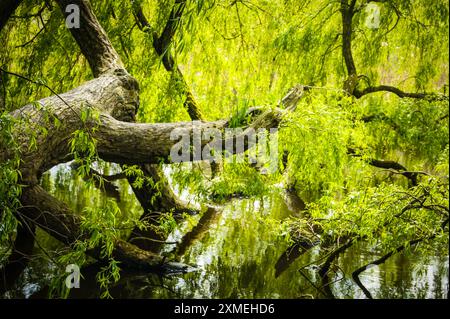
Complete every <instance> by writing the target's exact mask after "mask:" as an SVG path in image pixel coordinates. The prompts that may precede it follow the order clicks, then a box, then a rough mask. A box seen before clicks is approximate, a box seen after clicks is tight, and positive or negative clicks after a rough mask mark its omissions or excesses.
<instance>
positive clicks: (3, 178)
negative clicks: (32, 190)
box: [0, 113, 22, 256]
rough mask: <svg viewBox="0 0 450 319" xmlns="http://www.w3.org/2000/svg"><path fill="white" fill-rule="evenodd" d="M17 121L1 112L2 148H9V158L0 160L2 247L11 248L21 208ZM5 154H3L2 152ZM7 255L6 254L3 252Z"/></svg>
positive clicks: (0, 226)
mask: <svg viewBox="0 0 450 319" xmlns="http://www.w3.org/2000/svg"><path fill="white" fill-rule="evenodd" d="M16 125H17V121H16V120H15V119H14V118H12V117H11V116H10V115H9V114H7V113H2V114H0V149H7V150H8V152H9V153H10V154H9V155H10V156H9V158H8V159H6V160H3V159H2V161H1V162H0V249H1V250H3V249H5V247H7V248H6V249H7V250H8V249H9V245H8V243H9V241H10V240H11V235H12V234H13V232H14V230H15V228H16V226H17V220H16V217H15V213H16V212H17V209H18V208H20V196H21V194H22V187H21V185H20V177H21V173H20V170H19V166H20V149H19V145H18V143H17V141H16V140H15V139H14V134H13V131H14V127H15V126H16ZM2 155H3V154H2ZM2 255H3V256H5V255H6V254H3V253H2Z"/></svg>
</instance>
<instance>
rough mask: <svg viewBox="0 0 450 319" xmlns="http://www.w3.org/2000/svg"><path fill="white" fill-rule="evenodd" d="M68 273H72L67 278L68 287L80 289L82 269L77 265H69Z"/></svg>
mask: <svg viewBox="0 0 450 319" xmlns="http://www.w3.org/2000/svg"><path fill="white" fill-rule="evenodd" d="M66 272H67V273H70V274H69V275H68V276H67V277H66V287H67V288H69V289H72V288H80V278H81V273H80V267H79V266H78V265H75V264H70V265H67V267H66Z"/></svg>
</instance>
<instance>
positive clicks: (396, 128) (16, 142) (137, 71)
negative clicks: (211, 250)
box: [0, 0, 448, 287]
mask: <svg viewBox="0 0 450 319" xmlns="http://www.w3.org/2000/svg"><path fill="white" fill-rule="evenodd" d="M69 5H76V7H77V8H79V10H80V21H79V27H72V28H69V29H67V28H64V22H65V21H66V20H70V19H72V18H73V16H72V15H71V14H72V13H73V12H72V11H71V10H68V8H69V7H68V6H69ZM372 5H375V6H376V8H377V10H378V11H376V12H373V11H370V10H368V9H370V6H372ZM1 6H2V7H1V8H2V10H1V13H0V36H1V44H2V47H3V48H5V49H6V50H3V49H2V51H1V55H0V59H1V60H0V66H1V78H0V80H1V82H0V84H1V87H0V108H1V110H2V112H3V113H2V117H1V125H2V130H1V141H2V144H1V146H0V147H1V150H2V151H1V153H0V160H1V163H2V164H1V165H2V166H1V170H0V172H1V182H0V193H1V197H0V200H1V209H2V214H1V218H2V225H4V227H2V229H1V231H2V239H11V238H14V229H15V228H16V224H17V221H19V226H18V228H17V229H18V230H17V235H16V236H15V238H16V251H19V252H20V251H23V250H25V249H26V248H27V247H22V245H20V244H21V240H20V239H23V238H25V237H26V236H29V234H30V233H31V234H32V233H33V232H34V227H35V226H37V227H40V228H42V229H43V230H44V231H46V232H48V233H49V234H50V235H52V236H53V237H55V238H56V239H58V240H60V241H62V242H63V243H65V244H67V245H68V246H70V247H71V248H73V251H74V252H75V253H74V254H76V256H75V257H77V258H79V259H83V258H85V257H83V256H84V252H87V253H88V254H89V255H91V256H93V257H95V258H97V259H99V260H109V261H110V268H111V267H115V265H116V264H115V263H116V262H120V267H128V268H140V269H146V270H151V271H154V270H183V269H184V268H183V266H182V265H179V264H175V263H167V260H166V259H165V258H163V257H161V256H160V255H159V254H158V251H159V248H160V246H161V243H162V242H164V239H165V236H163V235H161V233H158V232H155V231H154V229H153V228H148V227H145V225H144V224H142V223H139V222H137V221H128V223H127V224H126V226H127V227H132V228H134V231H133V233H132V235H131V237H130V238H126V239H124V236H122V235H123V234H121V233H120V231H118V230H114V229H116V228H117V229H119V228H120V227H117V224H116V222H115V220H114V214H115V212H116V209H117V207H106V208H105V209H104V210H102V211H100V212H94V213H92V214H91V216H89V218H87V217H86V216H83V214H79V213H81V212H77V213H74V212H73V211H72V210H71V209H69V207H68V206H67V205H66V204H65V203H63V202H62V201H60V200H58V199H57V198H55V197H54V196H52V195H50V194H49V193H48V192H47V191H45V190H44V188H43V187H42V186H41V183H40V179H41V177H42V175H43V174H44V173H45V172H47V171H48V170H49V169H51V168H52V167H54V166H55V165H58V164H60V163H66V162H69V161H75V165H74V166H73V167H74V168H75V169H76V170H77V171H78V172H79V174H81V175H82V176H83V177H85V179H86V180H88V181H94V183H95V184H96V185H97V186H98V188H100V189H102V190H104V191H106V190H107V185H109V187H110V190H111V192H112V193H114V186H113V185H112V184H108V183H109V182H111V181H113V180H115V179H126V180H127V181H128V182H129V184H130V186H131V188H132V189H133V191H134V194H135V195H136V199H137V201H138V202H139V203H140V205H141V206H142V207H143V209H144V214H143V215H142V216H141V218H140V219H141V221H143V222H147V221H149V220H153V219H154V217H155V216H156V217H158V216H161V215H162V213H163V212H167V211H170V212H171V213H173V214H174V217H175V219H178V220H179V219H181V218H182V216H183V214H184V213H196V211H195V209H192V208H191V207H187V206H186V205H185V204H184V203H183V202H182V201H180V200H179V199H178V198H177V197H176V196H175V194H174V192H173V191H172V190H171V188H170V184H169V182H168V181H167V179H166V178H165V176H164V174H163V173H162V170H161V169H160V165H161V164H170V151H171V149H172V147H173V145H174V144H175V143H176V141H173V140H171V138H170V135H171V132H172V131H173V130H175V129H181V130H184V131H185V132H186V134H188V135H189V136H191V135H192V134H193V132H194V131H195V130H199V129H208V128H218V129H221V130H223V129H225V128H227V127H230V126H233V127H234V126H236V125H243V126H244V128H262V127H265V128H271V127H275V126H278V125H279V124H280V123H282V124H283V125H282V127H281V128H280V152H279V154H283V155H284V156H283V158H280V162H282V163H283V165H284V167H283V170H280V172H279V173H278V174H275V176H270V177H264V176H261V174H259V172H258V171H257V170H256V169H255V168H254V167H250V166H245V167H242V166H238V167H236V166H233V165H228V166H225V167H224V172H223V173H222V174H220V176H219V177H218V178H217V179H215V180H214V179H213V182H211V181H210V180H205V179H204V178H203V174H198V169H197V168H192V167H191V168H190V169H188V170H183V169H181V172H180V173H179V176H178V177H180V178H179V179H178V180H177V182H179V183H180V184H181V186H182V187H185V188H186V189H188V190H190V191H191V192H197V193H199V196H200V198H202V199H208V200H209V199H211V198H213V199H214V198H217V197H220V198H226V197H227V196H229V195H230V193H236V194H244V195H259V194H260V193H263V190H265V188H266V187H265V186H266V185H267V184H272V185H273V184H276V183H277V182H279V181H280V180H281V181H283V182H285V184H286V187H287V188H289V190H290V191H293V192H294V193H296V194H298V195H299V196H301V197H302V198H303V199H304V201H305V202H307V205H306V210H307V218H306V219H304V220H299V219H295V218H293V219H290V220H288V221H287V223H288V224H289V227H290V229H291V230H292V231H291V235H290V236H289V238H290V240H293V241H294V242H295V244H297V245H300V246H302V247H306V248H307V249H304V251H303V253H307V252H308V251H309V248H311V247H313V246H320V248H321V253H322V254H323V256H324V257H323V258H322V259H321V261H322V262H321V265H320V266H321V267H320V269H321V271H320V275H321V277H322V278H324V280H325V281H326V280H327V278H328V277H327V276H328V275H329V274H330V269H331V268H332V267H331V265H332V263H333V262H335V260H336V259H337V257H338V256H339V255H340V254H341V253H342V252H344V251H345V250H346V249H348V248H349V247H351V246H352V245H354V244H355V243H357V242H360V241H365V242H369V243H372V244H373V245H374V246H376V247H378V248H380V247H381V248H380V249H384V250H385V251H386V255H385V257H384V259H383V258H382V259H381V260H377V261H375V263H381V262H383V261H384V260H386V259H388V258H389V257H390V256H392V255H393V254H395V253H398V252H401V251H403V250H405V249H407V248H408V247H409V246H415V245H417V244H419V243H422V244H423V243H425V245H428V246H424V247H428V248H429V247H431V242H433V241H441V242H442V241H445V240H446V237H445V234H444V233H445V232H446V231H447V229H448V228H446V227H448V226H446V225H447V223H448V190H447V191H446V189H445V187H446V186H447V188H448V170H447V169H446V165H445V164H448V110H447V101H448V79H447V78H448V52H447V51H445V50H443V49H442V48H443V47H444V46H445V47H447V44H448V1H436V2H433V3H432V4H430V3H429V2H428V1H425V0H424V1H420V2H414V1H395V0H392V1H391V0H388V1H370V0H369V1H360V0H341V1H270V2H268V1H246V0H245V1H244V0H242V1H231V0H230V1H223V2H220V3H218V2H216V1H184V0H175V1H157V2H156V4H152V5H150V4H149V3H147V2H146V1H131V0H130V1H120V2H119V1H104V2H103V3H101V4H100V3H93V4H92V5H91V4H90V2H89V1H88V0H76V1H69V0H67V1H66V0H57V1H54V2H51V1H42V2H41V3H36V1H32V0H23V1H17V0H4V1H2V4H1ZM286 12H289V15H287V14H286ZM371 19H375V20H377V19H379V21H375V22H374V21H372V20H371ZM298 83H301V84H302V85H297V84H298ZM291 87H296V89H294V90H291V91H290V95H289V96H287V97H286V98H285V99H283V100H282V103H280V102H279V101H280V98H281V97H283V96H284V94H285V92H286V91H287V90H288V89H289V88H291ZM306 89H307V90H306ZM305 91H308V93H307V94H303V93H305ZM32 101H35V102H32ZM297 103H299V106H298V107H297V109H295V107H294V106H295V105H296V104H297ZM23 105H25V106H23ZM260 105H265V106H267V107H265V108H259V107H257V106H260ZM283 105H284V107H286V106H287V107H288V109H289V110H290V111H294V112H286V110H283V109H282V108H283ZM278 106H280V107H281V109H280V108H278ZM223 114H230V115H234V116H233V117H232V118H231V119H224V115H223ZM206 119H211V120H212V121H206ZM192 121H193V122H192ZM136 122H139V123H136ZM155 122H161V123H155ZM399 154H401V155H399ZM99 161H103V162H107V163H116V164H119V165H120V166H121V169H122V172H120V173H118V174H116V175H114V176H104V175H102V172H96V171H95V169H94V167H93V166H94V165H93V164H94V162H99ZM242 175H244V176H246V177H247V178H248V180H246V182H245V183H242V182H236V179H237V176H242ZM361 176H363V177H364V178H361ZM366 179H367V180H369V182H367V181H366ZM186 181H188V182H186ZM187 184H189V185H187ZM205 192H206V193H208V194H207V195H211V194H213V195H212V196H209V197H208V196H204V195H205V194H204V193H205ZM302 209H304V207H303V208H302ZM329 212H334V213H333V214H331V215H330V214H329ZM206 216H208V215H206ZM205 219H208V218H207V217H205ZM211 220H212V219H211ZM122 226H123V225H122ZM202 227H203V226H202ZM111 229H113V230H111ZM27 234H28V235H27ZM143 237H144V239H143V240H141V239H142V238H143ZM139 238H141V239H139ZM380 238H382V240H381V243H380V242H378V240H379V239H380ZM146 239H150V241H149V240H146ZM318 239H319V240H318ZM149 243H150V244H149ZM180 250H181V251H185V250H186V247H182V248H181V249H180ZM72 257H73V256H72ZM11 258H13V259H14V258H16V256H15V255H14V254H12V255H11ZM362 266H363V265H362ZM180 267H181V268H180ZM111 269H112V268H111ZM364 269H365V268H361V269H358V270H355V272H354V277H355V280H358V274H359V273H361V272H362V271H363V270H364ZM325 287H329V285H328V284H327V283H325Z"/></svg>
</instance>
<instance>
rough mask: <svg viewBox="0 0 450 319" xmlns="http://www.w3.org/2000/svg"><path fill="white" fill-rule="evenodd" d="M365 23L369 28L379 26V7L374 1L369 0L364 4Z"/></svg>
mask: <svg viewBox="0 0 450 319" xmlns="http://www.w3.org/2000/svg"><path fill="white" fill-rule="evenodd" d="M366 15H367V16H366V21H365V25H366V27H367V28H369V29H378V28H379V27H380V16H381V9H380V6H379V5H378V4H376V3H373V2H370V3H368V4H367V6H366Z"/></svg>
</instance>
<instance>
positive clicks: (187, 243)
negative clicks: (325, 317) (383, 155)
mask: <svg viewBox="0 0 450 319" xmlns="http://www.w3.org/2000/svg"><path fill="white" fill-rule="evenodd" d="M68 174H70V172H68V171H67V170H65V169H62V170H59V171H58V173H55V172H53V174H52V177H51V178H50V179H47V180H46V181H44V184H46V185H45V186H46V187H47V188H49V189H50V190H51V191H52V192H53V193H54V194H56V195H57V196H58V197H60V198H62V199H64V200H66V202H68V203H70V205H71V206H72V207H73V208H74V209H76V208H78V210H81V208H82V207H84V205H92V206H99V205H102V203H103V201H104V200H105V198H103V196H99V195H98V192H97V191H96V190H95V189H87V188H86V187H85V186H84V183H82V182H79V183H73V182H70V183H69V182H67V181H69V180H70V178H68V176H67V175H68ZM67 189H68V190H69V191H67ZM120 192H121V197H122V200H121V203H120V207H121V210H122V213H123V214H124V217H126V216H139V214H140V210H139V207H138V206H137V205H136V203H135V202H134V199H133V195H132V194H131V191H130V190H129V189H128V188H127V187H125V186H124V185H123V187H121V190H120ZM287 199H288V200H287ZM299 204H301V203H296V199H295V198H292V197H288V198H287V197H286V194H285V193H283V192H282V191H279V192H277V191H275V192H274V193H273V194H272V195H270V196H266V197H264V198H258V199H234V200H232V201H230V202H228V203H226V204H225V205H224V206H223V207H220V208H218V209H217V210H209V211H207V212H206V213H205V214H206V215H204V216H203V218H202V220H201V221H202V224H203V225H204V226H203V227H197V228H194V229H192V225H187V224H185V225H183V226H182V227H181V229H180V230H177V231H175V232H174V233H173V234H172V235H171V236H170V238H169V239H168V241H169V242H173V241H179V240H180V239H181V238H182V237H183V235H184V234H185V233H186V232H189V231H190V233H189V234H190V235H189V236H185V237H184V238H185V239H184V241H183V243H182V244H181V245H178V247H179V248H178V254H179V255H180V258H179V261H181V262H183V263H187V264H190V265H194V266H195V267H197V270H196V271H194V272H191V273H188V274H183V275H173V276H165V277H162V276H159V275H155V274H148V273H122V274H121V279H120V281H119V282H118V283H117V284H115V285H114V286H113V287H112V288H111V294H112V295H113V297H115V298H330V297H336V298H366V296H365V295H364V293H363V292H362V290H361V289H360V288H359V287H358V286H357V285H356V284H355V282H354V281H353V280H352V278H351V273H352V272H353V271H354V270H356V269H357V268H359V267H360V266H362V265H364V264H366V263H369V262H370V261H372V260H375V259H376V258H377V257H379V256H381V255H383V253H382V252H374V251H371V250H369V249H368V248H366V247H363V246H355V247H353V248H351V249H349V250H348V251H347V252H346V253H345V254H343V255H342V256H341V257H340V258H339V261H338V265H337V267H335V269H334V272H333V274H334V275H332V276H330V278H329V282H330V283H329V285H328V286H326V287H323V286H322V285H323V282H322V281H321V280H320V278H319V275H318V273H317V265H318V264H319V261H318V250H317V249H312V250H311V251H310V252H308V253H306V254H304V255H302V256H300V257H298V258H296V257H297V256H298V255H299V253H298V250H297V249H296V248H290V244H289V243H288V242H287V241H286V240H285V239H284V238H282V236H279V235H280V234H279V232H277V231H274V229H276V228H275V227H274V226H276V225H278V224H280V223H281V222H282V221H283V220H284V219H286V218H288V217H289V216H292V215H293V214H295V210H296V206H297V208H298V205H299ZM200 217H201V216H196V217H194V219H196V220H198V219H199V218H200ZM37 239H38V241H39V244H40V245H41V246H43V247H46V248H47V249H48V250H49V251H50V250H51V249H63V247H61V246H60V245H59V244H58V243H56V242H55V241H53V240H52V239H50V238H49V237H48V236H47V235H45V234H44V233H43V232H39V233H38V237H37ZM173 248H174V246H173V245H166V247H165V251H166V252H170V251H171V250H172V249H173ZM436 251H437V250H436ZM35 252H36V254H38V255H39V254H40V255H42V250H41V249H39V247H37V245H36V247H35ZM448 261H449V258H448V250H447V253H446V254H445V256H439V255H437V253H436V252H433V251H431V252H428V254H427V256H424V255H423V254H418V253H414V252H410V253H404V254H398V255H396V256H394V257H392V258H391V259H389V260H388V261H387V262H386V263H385V264H383V265H380V266H376V267H373V268H371V269H369V270H367V271H365V272H363V273H362V274H361V275H360V278H361V281H362V283H363V284H364V285H365V287H366V288H367V289H368V290H369V291H370V293H371V294H372V296H373V297H374V298H447V297H448V289H449V281H448V278H449V274H448V272H449V262H448ZM97 271H98V267H96V266H95V265H91V266H89V267H86V268H84V269H82V275H83V277H84V279H83V280H82V281H81V287H80V289H73V290H72V293H71V296H70V297H72V298H96V297H98V296H99V290H98V288H97V285H96V283H95V273H96V272H97ZM54 273H55V266H54V265H53V264H52V263H51V262H48V259H47V258H35V259H33V260H32V261H31V262H30V264H29V265H28V266H27V268H26V269H25V271H24V273H23V274H22V275H21V276H20V277H19V279H18V280H17V282H16V283H15V286H14V287H13V289H11V290H10V291H8V292H6V294H5V295H4V297H6V298H12V297H18V298H45V297H46V296H47V289H46V287H47V286H48V284H49V282H50V281H51V279H52V277H53V276H54Z"/></svg>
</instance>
